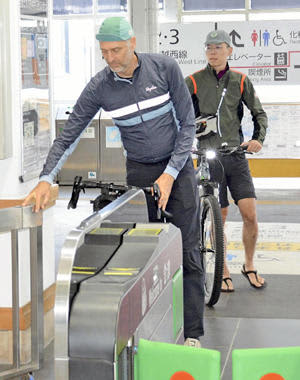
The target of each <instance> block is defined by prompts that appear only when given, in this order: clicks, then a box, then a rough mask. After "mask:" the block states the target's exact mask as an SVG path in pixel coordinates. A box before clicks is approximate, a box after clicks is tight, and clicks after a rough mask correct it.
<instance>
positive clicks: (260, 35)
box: [159, 20, 300, 85]
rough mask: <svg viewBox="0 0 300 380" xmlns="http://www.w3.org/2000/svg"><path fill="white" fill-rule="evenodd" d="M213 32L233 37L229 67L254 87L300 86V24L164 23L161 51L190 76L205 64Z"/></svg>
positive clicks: (160, 37) (160, 35)
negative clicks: (248, 79) (205, 47)
mask: <svg viewBox="0 0 300 380" xmlns="http://www.w3.org/2000/svg"><path fill="white" fill-rule="evenodd" d="M214 29H224V30H225V31H226V32H227V33H228V34H229V35H230V38H231V42H232V47H233V52H232V55H231V56H230V57H229V60H228V62H229V65H230V67H231V68H233V69H236V70H238V71H241V72H243V73H245V74H246V75H248V77H249V78H250V79H251V81H252V82H253V84H262V85H266V84H273V85H274V84H300V24H299V21H293V20H291V21H277V20H273V21H249V22H246V21H243V22H220V23H203V22H201V23H189V24H170V23H169V24H161V25H160V34H159V46H160V52H161V53H162V54H165V55H169V56H171V57H173V58H175V59H176V60H177V62H178V63H179V65H180V67H181V69H182V72H183V75H184V76H187V75H190V74H192V73H193V72H195V71H198V70H200V69H201V68H203V67H204V66H205V65H206V55H205V51H204V42H205V38H206V35H207V34H208V33H209V32H210V31H212V30H214Z"/></svg>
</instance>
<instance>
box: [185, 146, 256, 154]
mask: <svg viewBox="0 0 300 380" xmlns="http://www.w3.org/2000/svg"><path fill="white" fill-rule="evenodd" d="M247 149H248V145H238V146H228V145H222V146H221V147H219V148H202V149H201V148H200V149H193V150H192V153H193V154H196V155H198V156H203V155H205V153H206V152H207V151H215V152H217V153H220V154H221V155H223V156H229V155H230V154H233V153H238V154H244V153H247V154H253V153H252V152H248V151H247Z"/></svg>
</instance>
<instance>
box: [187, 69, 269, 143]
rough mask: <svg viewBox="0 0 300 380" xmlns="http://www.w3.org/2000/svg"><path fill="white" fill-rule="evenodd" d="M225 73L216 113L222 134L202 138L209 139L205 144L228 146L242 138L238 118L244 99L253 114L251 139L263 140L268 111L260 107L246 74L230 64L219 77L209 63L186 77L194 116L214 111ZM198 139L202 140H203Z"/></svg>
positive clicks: (211, 113) (213, 113)
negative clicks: (224, 144)
mask: <svg viewBox="0 0 300 380" xmlns="http://www.w3.org/2000/svg"><path fill="white" fill-rule="evenodd" d="M228 75H229V82H228V86H227V92H226V94H225V96H224V98H223V102H222V105H221V108H220V114H219V115H220V130H221V134H222V136H221V137H220V136H219V137H218V136H214V137H209V138H203V140H204V141H205V140H209V141H210V143H209V144H208V145H210V146H211V145H213V146H215V145H219V144H220V143H224V142H226V143H227V144H228V145H229V146H236V145H239V144H240V143H241V142H243V141H244V138H243V134H242V129H241V120H242V117H243V103H244V104H245V105H246V106H247V107H248V108H249V110H250V112H251V114H252V120H253V124H254V129H253V135H252V140H258V141H259V142H260V143H261V144H262V143H263V141H264V139H265V136H266V129H267V126H268V119H267V115H266V113H265V111H264V110H263V108H262V105H261V103H260V100H259V99H258V97H257V95H256V93H255V90H254V87H253V85H252V83H251V81H250V79H249V78H248V77H247V76H246V75H245V74H243V73H240V72H238V71H234V70H232V69H229V67H228V70H227V72H226V73H225V74H224V75H223V77H222V78H221V79H220V80H218V78H217V76H216V72H215V70H214V69H213V68H212V67H211V66H210V65H209V64H208V65H207V66H206V67H205V68H204V69H202V70H200V71H197V72H196V73H194V74H192V75H190V76H188V77H187V78H186V79H185V81H186V84H187V86H188V89H189V91H190V94H191V96H192V98H193V101H194V107H195V113H196V116H199V115H200V114H201V115H215V114H216V112H217V109H218V105H219V102H220V99H221V96H222V92H223V89H224V85H225V83H226V78H227V76H228ZM197 106H199V110H197ZM197 113H198V115H197ZM220 140H221V141H220ZM200 141H201V142H202V140H200ZM207 142H208V141H207ZM201 145H202V144H201ZM205 145H207V144H205Z"/></svg>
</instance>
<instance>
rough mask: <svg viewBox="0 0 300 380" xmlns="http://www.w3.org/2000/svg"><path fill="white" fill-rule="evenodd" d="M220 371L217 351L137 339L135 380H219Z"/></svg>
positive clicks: (219, 354)
mask: <svg viewBox="0 0 300 380" xmlns="http://www.w3.org/2000/svg"><path fill="white" fill-rule="evenodd" d="M220 373H221V353H220V352H219V351H216V350H208V349H205V348H200V349H199V348H194V347H187V346H183V345H178V344H170V343H161V342H152V341H149V340H145V339H140V340H139V344H138V347H137V354H136V355H135V356H134V378H135V379H138V380H153V379H155V380H166V379H173V378H174V379H175V378H176V379H183V378H184V379H191V380H192V379H194V380H202V379H203V380H219V379H220ZM189 375H190V376H189Z"/></svg>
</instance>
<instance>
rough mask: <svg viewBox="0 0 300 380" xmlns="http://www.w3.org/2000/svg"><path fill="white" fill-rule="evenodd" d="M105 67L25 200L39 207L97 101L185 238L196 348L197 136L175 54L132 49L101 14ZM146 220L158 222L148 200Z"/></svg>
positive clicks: (120, 23)
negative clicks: (193, 150)
mask: <svg viewBox="0 0 300 380" xmlns="http://www.w3.org/2000/svg"><path fill="white" fill-rule="evenodd" d="M96 38H97V40H99V42H100V49H101V53H102V56H103V57H104V59H105V61H106V63H107V65H108V66H107V67H106V68H105V69H104V70H102V71H100V72H99V73H97V74H96V75H95V76H94V77H93V78H92V79H91V81H90V82H89V83H88V84H87V86H86V87H85V89H84V90H83V92H82V93H81V95H80V97H79V99H78V101H77V103H76V104H75V106H74V110H73V112H72V114H71V115H70V117H69V119H68V121H67V123H66V125H65V128H64V130H63V132H62V133H61V135H60V136H59V137H58V138H57V139H56V140H55V141H54V143H53V146H52V147H51V149H50V152H49V155H48V157H47V160H46V163H45V166H44V168H43V171H42V173H41V176H40V182H39V184H38V185H37V186H36V187H35V188H34V189H33V190H32V192H31V193H30V194H29V195H28V197H27V198H26V200H25V203H24V204H28V203H30V202H31V201H32V199H34V198H35V199H36V206H35V209H36V211H38V210H39V208H40V207H42V208H43V207H44V206H45V204H46V202H47V199H48V197H49V188H50V184H51V183H52V181H53V180H54V178H55V176H56V174H57V173H58V171H59V170H60V168H61V167H62V165H63V163H64V162H65V160H66V158H67V156H68V154H70V153H71V152H72V151H73V150H74V148H75V146H76V143H77V142H78V140H79V138H80V134H81V133H82V131H83V130H84V129H85V128H86V126H87V125H88V123H89V122H90V120H91V119H92V118H93V117H94V115H95V114H96V113H97V111H98V110H99V109H100V108H103V109H104V110H105V111H106V112H109V113H110V115H111V117H112V118H113V121H114V123H115V125H116V126H117V127H118V128H119V129H120V133H121V138H122V142H123V146H124V148H125V150H126V157H127V158H126V169H127V182H128V184H129V185H133V186H139V187H144V186H150V185H151V184H152V183H153V182H156V183H157V184H158V185H159V188H160V192H161V197H160V199H159V207H161V208H162V209H163V210H164V209H166V208H167V210H168V211H169V212H170V213H172V215H173V217H172V219H171V220H170V222H172V223H173V224H174V225H176V226H177V227H179V228H180V230H181V233H182V240H183V278H184V335H185V338H186V344H188V345H192V346H198V347H199V344H200V343H199V340H198V338H199V336H201V335H203V334H204V331H203V309H204V271H203V263H202V257H201V255H200V252H199V236H200V231H199V218H198V212H199V199H198V196H197V186H196V182H195V175H194V168H193V163H192V159H191V156H190V150H191V147H192V144H193V139H194V135H195V126H194V110H193V106H192V102H191V98H190V95H189V92H188V89H187V87H186V85H185V82H184V78H183V76H182V74H181V71H180V69H179V66H178V65H177V63H176V62H175V60H173V59H171V58H169V57H165V56H163V55H159V54H140V53H139V54H137V53H136V52H135V47H136V38H135V37H134V35H133V30H132V27H131V25H130V24H129V23H128V21H126V19H124V18H122V17H109V18H107V19H105V20H104V21H103V23H102V25H101V27H100V29H99V32H98V34H97V35H96ZM147 203H148V211H149V219H150V221H157V219H156V210H155V206H154V204H153V199H151V197H149V198H148V199H147Z"/></svg>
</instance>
